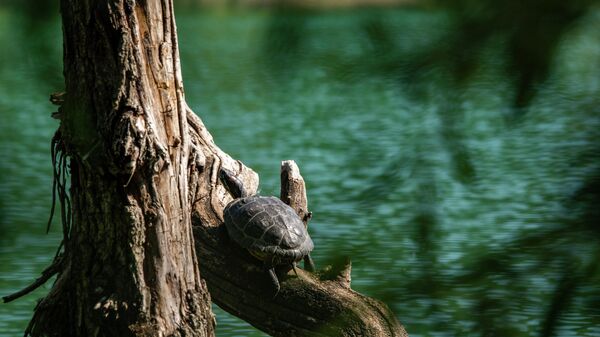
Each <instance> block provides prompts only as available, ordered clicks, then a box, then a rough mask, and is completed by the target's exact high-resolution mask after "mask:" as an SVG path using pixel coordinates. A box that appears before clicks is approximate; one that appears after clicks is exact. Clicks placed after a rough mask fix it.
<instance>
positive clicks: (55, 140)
mask: <svg viewBox="0 0 600 337" xmlns="http://www.w3.org/2000/svg"><path fill="white" fill-rule="evenodd" d="M59 143H60V131H58V130H57V131H56V133H54V137H52V142H51V143H50V153H51V158H52V206H51V207H50V217H49V218H48V225H47V226H46V234H48V232H50V225H52V219H53V218H54V210H55V209H56V188H57V186H56V185H57V182H58V179H59V173H58V170H57V168H56V157H57V155H58V152H59V151H60V149H59Z"/></svg>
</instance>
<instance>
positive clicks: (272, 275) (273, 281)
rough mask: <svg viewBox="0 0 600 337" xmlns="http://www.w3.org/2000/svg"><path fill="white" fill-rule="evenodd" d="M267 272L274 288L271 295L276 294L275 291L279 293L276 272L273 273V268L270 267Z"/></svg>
mask: <svg viewBox="0 0 600 337" xmlns="http://www.w3.org/2000/svg"><path fill="white" fill-rule="evenodd" d="M267 272H268V273H269V276H270V278H271V283H272V284H273V287H274V288H275V293H274V294H273V297H275V296H277V293H279V289H280V286H279V279H278V278H277V274H276V273H275V268H274V267H271V268H270V269H268V270H267Z"/></svg>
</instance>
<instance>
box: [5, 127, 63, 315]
mask: <svg viewBox="0 0 600 337" xmlns="http://www.w3.org/2000/svg"><path fill="white" fill-rule="evenodd" d="M50 152H51V156H52V171H53V181H52V206H51V208H50V216H49V219H48V224H47V225H46V233H48V232H49V231H50V225H51V224H52V219H53V218H54V211H55V209H56V196H57V194H58V201H59V202H60V213H61V214H60V215H61V222H62V226H63V240H62V241H61V242H60V244H59V245H58V249H57V251H56V254H55V255H54V260H53V261H52V264H50V266H49V267H48V268H46V269H44V271H43V272H42V275H41V276H40V277H38V278H37V279H36V280H35V281H33V282H32V283H31V284H30V285H28V286H27V287H25V288H24V289H22V290H20V291H17V292H16V293H14V294H11V295H8V296H4V297H2V300H3V301H4V302H5V303H7V302H10V301H13V300H15V299H17V298H19V297H21V296H25V295H27V294H29V293H30V292H32V291H34V290H35V289H37V288H39V287H40V286H42V285H43V284H44V283H46V282H47V281H48V280H49V279H50V278H51V277H52V276H54V275H55V274H57V273H58V272H59V271H60V270H61V269H62V261H63V256H64V255H63V254H61V250H62V249H63V247H64V246H65V244H66V243H67V241H68V239H69V232H70V228H71V200H70V199H69V196H68V193H67V189H66V186H67V176H68V175H69V172H68V171H69V170H68V164H67V159H68V155H67V154H66V150H65V148H64V144H63V142H62V138H61V134H60V130H57V131H56V133H55V134H54V137H52V142H51V146H50Z"/></svg>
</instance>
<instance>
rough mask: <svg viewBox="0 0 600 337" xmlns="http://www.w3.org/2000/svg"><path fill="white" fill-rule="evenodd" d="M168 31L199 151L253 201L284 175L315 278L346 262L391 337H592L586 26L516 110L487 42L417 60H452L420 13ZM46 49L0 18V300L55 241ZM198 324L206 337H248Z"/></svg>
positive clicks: (51, 19)
mask: <svg viewBox="0 0 600 337" xmlns="http://www.w3.org/2000/svg"><path fill="white" fill-rule="evenodd" d="M177 23H178V30H179V36H180V48H181V58H182V68H183V75H184V82H185V89H186V97H187V100H188V102H189V104H190V106H191V107H192V108H193V110H194V111H195V112H196V113H197V114H198V115H200V117H201V118H202V119H203V120H204V122H205V123H206V125H207V127H208V128H209V130H210V131H211V132H212V134H213V136H214V138H215V141H216V142H217V144H219V145H220V146H221V147H222V148H223V149H224V150H225V151H226V152H228V153H230V154H231V155H232V156H233V157H235V158H238V159H240V160H242V161H244V162H245V163H246V164H247V165H249V166H250V167H252V168H253V169H255V170H256V171H257V172H259V174H260V176H261V192H262V193H263V194H275V195H277V194H278V192H279V162H280V161H281V160H285V159H294V160H296V162H297V163H298V164H299V166H300V168H301V170H302V173H303V175H304V177H305V179H306V181H307V185H308V186H307V188H308V196H309V206H310V208H311V210H312V211H313V212H314V218H313V220H312V222H311V224H310V232H311V235H312V237H313V240H314V242H315V247H316V248H315V252H314V258H315V261H316V263H317V265H318V266H323V265H325V264H326V263H328V262H331V261H333V260H335V259H336V258H338V257H340V256H351V258H352V262H353V270H352V278H353V288H354V289H356V290H357V291H359V292H362V293H364V294H367V295H369V296H372V297H376V298H379V299H381V300H383V301H385V302H386V303H387V304H388V305H389V306H390V307H391V308H392V310H393V311H394V312H395V313H396V315H397V316H398V318H399V319H400V320H401V321H402V323H403V324H404V325H405V326H406V327H407V330H408V331H409V333H410V334H411V336H544V334H543V333H544V332H543V331H544V329H545V328H544V327H547V326H552V327H553V328H554V333H555V335H556V336H583V337H588V336H589V337H591V336H599V335H600V329H599V328H598V326H600V310H599V308H600V289H599V286H598V284H600V271H599V269H600V268H598V263H597V262H596V261H598V259H599V258H600V256H599V252H600V245H599V242H600V241H599V240H598V239H599V235H598V233H599V230H598V223H599V222H600V221H599V220H598V217H597V215H598V213H597V211H595V207H597V206H598V205H597V202H598V200H599V199H598V194H597V192H595V191H594V187H598V186H599V185H598V184H597V177H598V176H599V175H600V142H599V141H600V108H599V107H600V99H599V97H600V96H599V93H600V30H598V29H597V28H598V27H599V26H600V12H599V11H598V10H597V9H596V10H590V11H588V12H587V13H586V14H585V15H583V16H582V17H581V18H579V19H578V20H577V21H575V22H574V23H573V24H572V25H570V26H569V27H568V29H565V31H564V32H563V33H562V36H561V38H560V41H559V43H558V44H557V47H556V48H555V49H554V51H553V54H552V55H548V57H549V58H550V61H549V64H550V67H549V70H548V71H547V74H545V78H544V80H540V81H537V82H535V83H534V89H535V90H534V92H535V94H533V95H532V97H531V99H530V100H529V101H528V102H527V104H526V105H525V106H522V105H521V106H518V107H517V106H515V104H513V102H514V97H515V95H516V94H515V91H516V88H515V87H516V85H515V81H514V77H515V76H514V73H510V72H507V70H506V69H509V68H510V67H509V65H508V61H507V57H506V55H505V50H506V43H507V42H506V40H505V39H503V36H502V35H501V34H499V35H498V36H497V37H495V38H492V39H490V40H488V41H487V42H486V43H484V44H483V45H482V46H480V47H479V48H478V49H477V50H476V51H477V53H478V56H477V61H476V62H475V63H476V67H475V70H472V71H471V72H470V73H469V75H468V76H467V77H464V78H458V77H460V74H461V73H460V72H456V71H454V68H453V65H452V64H450V62H447V58H446V57H441V58H439V59H436V58H432V59H431V60H428V59H427V57H429V56H431V55H434V54H435V51H436V50H437V52H439V53H442V52H444V53H445V52H452V51H456V50H457V49H460V47H456V48H455V47H454V46H453V45H452V43H453V42H452V40H447V39H445V38H444V36H445V34H447V33H448V32H449V31H452V29H453V27H454V26H453V24H454V23H453V21H452V17H451V16H450V15H448V13H446V12H444V11H440V10H431V9H430V10H419V9H397V10H390V9H386V10H340V11H331V12H302V13H275V12H273V11H268V10H249V11H237V10H220V11H192V10H186V11H185V12H184V11H182V12H181V13H178V17H177ZM60 34H61V32H60V21H59V17H58V16H57V15H54V14H51V15H48V16H43V17H29V16H27V15H26V14H24V13H22V12H20V11H17V10H14V9H7V8H3V7H0V45H2V46H3V48H1V49H0V64H1V65H2V66H1V67H0V122H1V123H0V140H1V143H0V149H1V153H0V155H1V158H2V160H1V161H0V169H1V171H0V172H1V175H0V177H1V185H0V207H1V212H0V230H1V231H2V234H1V236H0V244H1V245H0V253H1V255H0V272H1V273H0V294H1V295H6V294H9V293H11V292H14V291H16V290H19V289H21V288H23V287H24V286H25V285H27V284H28V283H29V282H30V281H32V280H33V279H35V278H36V277H37V276H38V275H39V273H40V272H41V271H42V270H43V269H44V268H45V267H46V266H47V265H48V263H49V261H50V260H51V258H52V256H53V254H54V251H55V249H56V246H57V244H58V241H59V237H60V233H59V227H60V226H58V224H55V225H54V227H53V228H52V230H51V231H50V234H49V235H45V222H46V217H47V215H48V211H49V206H50V189H51V184H52V181H51V167H50V154H49V143H50V139H51V137H52V134H53V132H54V130H55V129H56V127H57V122H56V121H54V120H52V119H51V118H50V113H51V112H52V111H53V107H52V106H51V105H50V103H49V102H48V101H47V97H48V95H49V93H51V92H53V91H60V90H61V88H62V85H61V81H62V74H61V71H62V70H61V36H60ZM444 43H447V44H448V45H444ZM440 44H441V45H440ZM438 45H440V47H439V48H438V47H437V46H438ZM440 50H441V52H440ZM421 61H423V62H421ZM597 221H598V222H597ZM49 287H50V284H48V285H46V287H45V288H43V289H40V290H38V291H36V292H35V293H33V294H31V295H28V296H27V297H24V298H22V299H20V300H18V301H15V302H13V303H10V304H2V305H0V335H2V336H17V335H20V334H21V333H22V331H23V330H24V328H25V326H26V325H27V322H28V320H29V318H30V317H31V313H32V310H33V307H34V306H35V303H36V299H38V298H40V297H41V296H43V295H44V293H45V292H46V291H47V289H49ZM553 310H554V311H556V312H557V314H556V315H554V316H553V315H551V314H550V313H552V312H554V311H553ZM215 311H216V313H217V319H218V331H217V332H218V335H219V336H262V334H261V333H260V332H257V331H256V330H255V329H253V328H252V327H250V326H248V325H247V324H246V323H244V322H242V321H240V320H238V319H236V318H234V317H232V316H229V315H227V314H226V313H224V312H223V311H221V310H219V309H218V308H216V307H215Z"/></svg>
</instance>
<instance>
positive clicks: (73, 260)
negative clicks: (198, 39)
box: [27, 0, 214, 336]
mask: <svg viewBox="0 0 600 337" xmlns="http://www.w3.org/2000/svg"><path fill="white" fill-rule="evenodd" d="M61 12H62V16H63V31H64V75H65V84H66V91H67V94H66V97H65V98H64V102H63V103H62V107H61V110H60V113H59V115H58V117H59V118H60V119H61V126H60V130H59V132H58V133H57V135H59V137H58V138H57V141H58V142H59V144H58V149H59V150H60V151H63V155H64V156H68V157H69V158H70V169H71V193H70V194H71V205H70V206H71V207H72V217H70V216H69V214H64V215H65V216H66V217H67V221H66V222H65V223H66V228H64V230H65V238H64V251H63V253H62V255H61V256H60V257H59V261H61V262H60V268H59V270H60V271H59V274H58V278H57V280H56V283H55V284H54V287H53V289H52V290H51V291H50V293H49V294H48V296H46V297H45V298H44V299H42V301H41V302H40V303H39V305H38V306H37V307H36V311H35V314H34V317H33V319H32V321H31V324H30V326H29V328H28V331H27V332H28V333H30V334H31V335H33V336H47V335H49V336H212V335H214V332H213V328H214V323H213V317H212V313H211V309H210V296H209V294H208V291H207V289H206V286H205V284H204V282H203V281H202V280H201V278H200V274H199V271H198V261H197V258H196V254H195V250H194V244H193V243H194V239H193V234H192V226H191V216H190V212H189V210H190V208H191V204H192V203H191V199H190V196H191V194H190V191H189V189H188V182H189V177H188V170H187V168H188V165H189V159H190V149H191V148H192V144H191V140H190V135H189V131H188V125H187V117H186V109H185V104H184V95H183V85H182V80H181V72H180V67H179V55H178V46H177V38H176V29H175V21H174V17H173V7H172V2H171V1H162V0H146V1H137V2H136V1H132V0H110V1H92V0H63V1H61ZM64 156H63V157H62V158H65V157H64ZM59 162H60V161H59ZM62 187H64V186H62ZM59 189H60V188H59ZM59 192H60V191H59ZM63 192H64V190H63ZM59 194H60V193H59ZM63 196H64V195H63ZM64 200H68V199H64ZM63 206H64V208H68V206H69V205H63ZM71 220H72V221H71Z"/></svg>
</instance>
